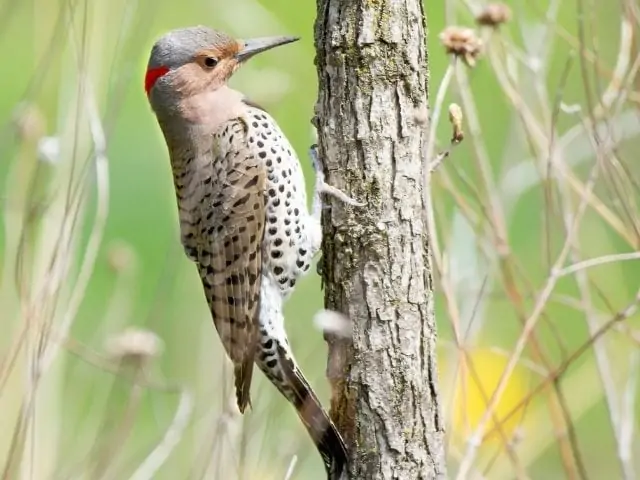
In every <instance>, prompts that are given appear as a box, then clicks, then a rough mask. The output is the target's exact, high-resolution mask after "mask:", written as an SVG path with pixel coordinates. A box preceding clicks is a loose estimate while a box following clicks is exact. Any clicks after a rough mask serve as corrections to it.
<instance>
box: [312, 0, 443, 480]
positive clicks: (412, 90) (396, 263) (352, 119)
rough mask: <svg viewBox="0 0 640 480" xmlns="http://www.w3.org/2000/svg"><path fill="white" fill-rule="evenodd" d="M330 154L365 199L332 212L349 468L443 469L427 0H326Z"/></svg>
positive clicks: (340, 176)
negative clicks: (429, 215) (429, 190)
mask: <svg viewBox="0 0 640 480" xmlns="http://www.w3.org/2000/svg"><path fill="white" fill-rule="evenodd" d="M317 4H318V17H317V20H316V30H315V42H316V49H317V58H316V63H317V70H318V77H319V90H320V93H319V99H318V104H317V112H316V113H317V116H316V118H315V119H314V120H315V124H316V127H317V129H318V145H319V154H320V156H321V158H322V159H323V161H324V165H325V175H326V180H327V183H329V184H331V185H333V186H335V187H338V188H340V189H341V190H343V191H345V192H347V193H348V194H350V195H351V196H352V197H354V198H355V199H356V200H359V201H362V202H365V203H366V206H365V207H364V208H358V207H349V206H345V205H344V204H341V203H340V202H339V201H335V200H334V201H331V203H332V208H331V210H328V211H325V213H324V214H323V227H324V241H323V277H324V278H323V280H324V285H325V303H326V305H327V308H329V309H331V310H336V311H338V312H343V313H344V314H346V315H347V316H348V318H349V319H350V321H351V322H352V328H353V332H352V339H351V338H349V339H348V340H346V339H344V338H342V339H341V338H338V337H337V336H335V335H332V334H328V333H327V334H325V337H326V339H327V341H328V343H329V361H328V366H327V375H328V377H329V381H330V382H331V387H332V398H331V414H332V417H333V418H334V420H335V421H336V423H337V425H338V428H339V429H340V431H341V432H342V434H343V435H344V437H345V441H346V442H347V445H348V446H349V449H350V456H351V465H350V475H351V476H350V478H354V479H367V480H369V479H391V478H394V479H427V478H429V479H431V478H444V476H445V455H444V442H443V439H444V438H443V437H444V425H443V424H442V419H441V416H440V405H439V398H438V381H437V366H436V326H435V318H434V309H433V292H432V277H431V264H430V257H429V252H428V248H429V247H428V238H427V228H426V225H425V224H424V221H423V214H422V210H423V204H422V198H423V195H422V191H423V188H425V175H424V172H423V168H422V163H423V162H422V160H423V158H424V156H425V151H426V148H425V147H426V125H425V123H426V122H427V112H428V104H427V100H428V99H427V80H428V70H427V67H428V65H427V52H426V46H425V31H426V22H425V16H424V11H423V7H422V0H405V1H403V2H396V1H393V0H349V1H345V0H317Z"/></svg>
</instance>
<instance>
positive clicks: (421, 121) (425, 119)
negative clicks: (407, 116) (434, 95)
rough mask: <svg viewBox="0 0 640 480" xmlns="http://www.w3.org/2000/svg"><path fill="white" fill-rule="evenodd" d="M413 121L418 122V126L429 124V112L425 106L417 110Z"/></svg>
mask: <svg viewBox="0 0 640 480" xmlns="http://www.w3.org/2000/svg"><path fill="white" fill-rule="evenodd" d="M413 121H414V122H416V125H420V126H423V125H426V124H427V123H429V110H428V109H427V107H426V106H425V105H423V106H422V107H420V108H418V109H416V111H415V113H414V117H413Z"/></svg>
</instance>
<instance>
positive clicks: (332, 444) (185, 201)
mask: <svg viewBox="0 0 640 480" xmlns="http://www.w3.org/2000/svg"><path fill="white" fill-rule="evenodd" d="M296 40H298V38H296V37H286V36H281V37H264V38H256V39H250V40H236V39H234V38H232V37H230V36H228V35H227V34H225V33H222V32H220V31H216V30H212V29H210V28H207V27H204V26H196V27H189V28H183V29H177V30H173V31H170V32H168V33H166V34H165V35H163V36H162V37H160V38H159V39H158V40H157V41H156V43H155V44H154V45H153V48H152V50H151V55H150V58H149V62H148V66H147V72H146V78H145V90H146V93H147V97H148V99H149V102H150V104H151V108H152V109H153V111H154V113H155V115H156V118H157V120H158V123H159V125H160V128H161V130H162V133H163V135H164V139H165V141H166V144H167V147H168V151H169V158H170V162H171V169H172V173H173V181H174V187H175V192H176V198H177V206H178V216H179V221H180V239H181V243H182V245H183V247H184V251H185V253H186V255H187V257H188V258H189V259H190V260H191V261H193V262H194V263H195V265H196V266H197V270H198V272H199V275H200V279H201V281H202V286H203V289H204V294H205V297H206V300H207V302H208V305H209V309H210V311H211V316H212V318H213V323H214V325H215V328H216V330H217V332H218V334H219V336H220V339H221V342H222V345H223V346H224V349H225V351H226V353H227V355H228V356H229V358H230V360H231V362H232V363H233V365H234V376H235V389H236V399H237V404H238V408H239V410H240V412H242V413H244V411H245V409H246V408H247V406H250V405H251V399H250V387H251V378H252V372H253V364H254V362H255V363H256V364H257V365H258V367H259V368H260V370H262V372H264V374H265V375H266V376H267V378H268V379H269V380H270V382H271V383H273V385H275V387H276V388H277V389H278V390H279V391H280V393H281V394H282V395H283V396H284V397H285V398H286V399H287V400H288V401H289V402H290V403H291V404H292V405H293V406H294V407H295V409H296V411H297V414H298V416H299V417H300V419H301V420H302V422H303V424H304V426H305V428H306V429H307V431H308V433H309V435H310V436H311V438H312V440H313V441H314V443H315V445H316V448H317V449H318V451H319V453H320V455H321V456H322V459H323V462H324V464H325V468H326V470H327V475H328V478H330V479H333V478H335V479H337V478H339V477H340V475H341V473H342V471H343V470H344V469H345V467H346V462H347V453H346V448H345V445H344V442H343V440H342V437H341V436H340V433H339V432H338V430H337V428H336V426H335V425H334V423H333V422H332V421H331V419H330V418H329V416H328V414H327V413H326V411H325V410H324V409H323V407H322V405H321V404H320V402H319V400H318V398H317V396H316V395H315V393H314V392H313V389H312V388H311V386H310V385H309V382H308V381H307V380H306V379H305V377H304V375H303V374H302V372H301V370H300V368H299V367H298V365H297V363H296V361H295V359H294V357H293V354H292V352H291V349H290V346H289V342H288V340H287V334H286V331H285V326H284V315H283V303H284V301H285V300H286V298H287V297H288V296H289V295H290V293H291V291H292V290H293V288H294V287H295V284H296V282H297V280H298V279H299V278H300V276H301V275H303V274H305V273H306V272H307V271H308V270H309V267H310V265H311V262H312V259H313V257H314V255H315V254H316V253H317V252H318V250H319V249H320V244H321V238H322V230H321V226H320V212H321V209H322V200H321V194H322V193H329V194H332V195H334V196H336V197H338V198H340V199H341V200H342V201H345V202H347V203H350V204H352V205H360V204H359V203H358V202H355V201H354V200H352V199H351V198H349V197H347V196H346V195H345V194H343V193H342V192H340V191H339V190H336V189H334V188H333V187H330V186H329V185H327V184H326V183H324V177H323V173H322V165H321V163H320V160H319V159H318V156H317V155H316V154H315V151H312V155H311V158H312V160H313V162H312V163H313V167H314V169H315V173H316V185H315V189H314V195H313V199H312V200H313V201H312V208H311V211H309V210H308V209H307V198H306V192H305V182H304V177H303V173H302V169H301V166H300V162H299V160H298V158H297V156H296V153H295V151H294V149H293V147H292V146H291V144H290V143H289V141H288V140H287V138H286V137H285V135H284V134H283V133H282V131H281V130H280V128H279V127H278V125H277V123H276V122H275V120H274V119H273V118H272V117H271V116H270V115H269V114H268V113H267V112H266V111H265V110H263V109H262V108H261V107H259V106H257V105H256V104H254V103H253V102H251V101H250V100H248V99H247V98H246V97H245V96H244V95H243V94H242V93H240V92H238V91H236V90H233V89H232V88H230V87H229V86H228V81H229V79H230V78H231V76H232V75H233V73H234V72H235V71H236V70H237V69H238V68H239V67H240V66H241V65H242V64H243V63H244V62H245V61H246V60H248V59H249V58H251V57H252V56H254V55H256V54H258V53H260V52H264V51H266V50H269V49H271V48H274V47H277V46H280V45H285V44H288V43H291V42H294V41H296Z"/></svg>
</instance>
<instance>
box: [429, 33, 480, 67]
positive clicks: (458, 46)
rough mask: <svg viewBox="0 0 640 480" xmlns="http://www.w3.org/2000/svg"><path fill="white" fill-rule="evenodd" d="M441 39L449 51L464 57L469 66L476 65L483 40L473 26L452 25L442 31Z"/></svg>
mask: <svg viewBox="0 0 640 480" xmlns="http://www.w3.org/2000/svg"><path fill="white" fill-rule="evenodd" d="M439 38H440V41H441V42H442V45H444V48H445V49H446V51H447V53H451V54H453V55H455V56H457V57H462V59H463V61H464V63H466V64H467V65H468V66H469V67H474V66H475V65H476V58H477V57H478V55H480V53H481V52H482V40H480V39H479V38H478V36H477V35H476V32H475V31H474V30H473V29H471V28H465V27H457V26H451V27H447V28H445V29H444V30H443V31H442V32H441V33H440V36H439Z"/></svg>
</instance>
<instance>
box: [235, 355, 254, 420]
mask: <svg viewBox="0 0 640 480" xmlns="http://www.w3.org/2000/svg"><path fill="white" fill-rule="evenodd" d="M234 376H235V387H236V402H237V403H238V409H239V410H240V413H244V411H245V410H246V409H247V406H251V377H252V376H253V358H251V357H249V358H247V359H245V361H244V362H242V363H240V364H237V365H236V366H235V367H234Z"/></svg>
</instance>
